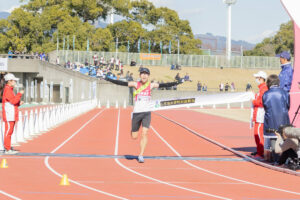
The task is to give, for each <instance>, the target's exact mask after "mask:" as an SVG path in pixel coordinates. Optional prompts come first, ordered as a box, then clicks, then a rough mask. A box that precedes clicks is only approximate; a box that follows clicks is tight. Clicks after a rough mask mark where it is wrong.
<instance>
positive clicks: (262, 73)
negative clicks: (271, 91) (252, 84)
mask: <svg viewBox="0 0 300 200" xmlns="http://www.w3.org/2000/svg"><path fill="white" fill-rule="evenodd" d="M253 76H254V77H255V78H263V79H265V80H267V77H268V76H267V73H266V72H264V71H259V72H258V73H257V74H253Z"/></svg>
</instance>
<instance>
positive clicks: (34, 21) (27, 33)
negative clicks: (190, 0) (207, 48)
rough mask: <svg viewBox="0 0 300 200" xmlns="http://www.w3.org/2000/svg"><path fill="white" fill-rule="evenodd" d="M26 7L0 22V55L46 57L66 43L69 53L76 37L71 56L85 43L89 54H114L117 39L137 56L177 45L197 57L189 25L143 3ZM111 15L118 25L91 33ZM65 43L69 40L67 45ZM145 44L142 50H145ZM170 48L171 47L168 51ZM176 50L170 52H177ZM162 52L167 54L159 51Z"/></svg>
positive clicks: (58, 0) (68, 1)
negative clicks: (117, 17)
mask: <svg viewBox="0 0 300 200" xmlns="http://www.w3.org/2000/svg"><path fill="white" fill-rule="evenodd" d="M21 1H23V2H26V4H25V5H23V6H22V7H21V8H18V9H15V10H14V11H13V12H12V14H11V16H10V17H9V18H8V19H7V20H2V21H0V44H1V45H2V46H1V47H0V50H1V51H7V50H8V49H9V48H12V50H14V51H25V52H26V51H27V52H31V51H34V52H42V51H43V52H49V51H53V50H55V49H56V42H57V39H58V41H59V44H60V45H59V47H60V49H61V48H62V47H63V43H64V41H65V43H66V46H65V48H67V46H68V45H69V46H70V49H72V39H73V37H74V36H75V38H76V41H75V46H76V50H85V49H86V46H87V40H89V41H90V49H91V50H96V51H113V50H115V42H116V38H118V41H119V50H120V51H127V45H128V41H129V43H130V51H134V52H137V46H138V41H141V44H142V45H141V46H142V47H141V49H142V51H145V52H148V41H149V40H150V41H151V52H160V42H163V44H164V45H167V44H169V41H172V44H176V42H177V40H180V46H181V53H197V54H198V53H201V51H199V49H198V48H199V44H200V41H199V40H195V39H194V36H193V33H192V29H191V27H190V24H189V22H188V21H187V20H181V19H180V18H179V16H178V14H177V13H176V12H175V11H174V10H171V9H169V8H156V7H155V6H154V5H153V3H151V2H149V1H148V0H139V1H131V0H64V1H62V0H21ZM111 11H113V12H114V13H115V14H118V15H120V16H122V17H123V18H124V20H123V21H120V22H117V23H115V24H113V25H109V26H108V27H107V28H105V29H102V28H98V29H96V28H95V26H94V25H93V24H94V23H95V22H96V21H97V20H99V19H106V17H107V16H108V14H109V13H110V12H111ZM66 38H69V40H67V39H66ZM145 43H146V44H147V45H145ZM173 46H175V45H173ZM176 51H177V48H174V49H173V52H176ZM164 52H167V50H164Z"/></svg>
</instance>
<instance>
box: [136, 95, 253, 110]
mask: <svg viewBox="0 0 300 200" xmlns="http://www.w3.org/2000/svg"><path fill="white" fill-rule="evenodd" d="M252 99H254V93H253V92H240V93H223V94H220V93H219V94H208V95H202V96H198V97H187V98H180V99H172V100H166V99H165V100H153V101H150V102H147V103H146V102H145V103H146V104H147V106H142V107H140V106H139V108H135V109H134V112H147V111H156V110H166V109H174V108H184V107H195V106H206V105H220V104H231V103H241V102H247V101H250V100H252Z"/></svg>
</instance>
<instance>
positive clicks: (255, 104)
mask: <svg viewBox="0 0 300 200" xmlns="http://www.w3.org/2000/svg"><path fill="white" fill-rule="evenodd" d="M258 88H259V93H257V94H255V99H254V100H253V101H252V104H253V107H254V112H253V121H254V122H256V116H257V110H258V108H263V107H264V106H263V101H262V97H263V95H264V93H265V92H266V91H268V86H267V84H266V83H261V84H260V85H259V86H258Z"/></svg>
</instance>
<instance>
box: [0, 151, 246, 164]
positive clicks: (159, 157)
mask: <svg viewBox="0 0 300 200" xmlns="http://www.w3.org/2000/svg"><path fill="white" fill-rule="evenodd" d="M2 156H9V157H16V156H20V157H60V158H100V159H116V158H117V159H127V160H136V159H137V156H133V155H117V156H115V155H98V154H57V153H17V154H14V155H5V154H3V155H2ZM144 158H145V159H149V160H197V161H231V162H232V161H233V162H241V161H247V159H245V158H224V157H222V158H210V157H193V156H182V157H178V156H144Z"/></svg>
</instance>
